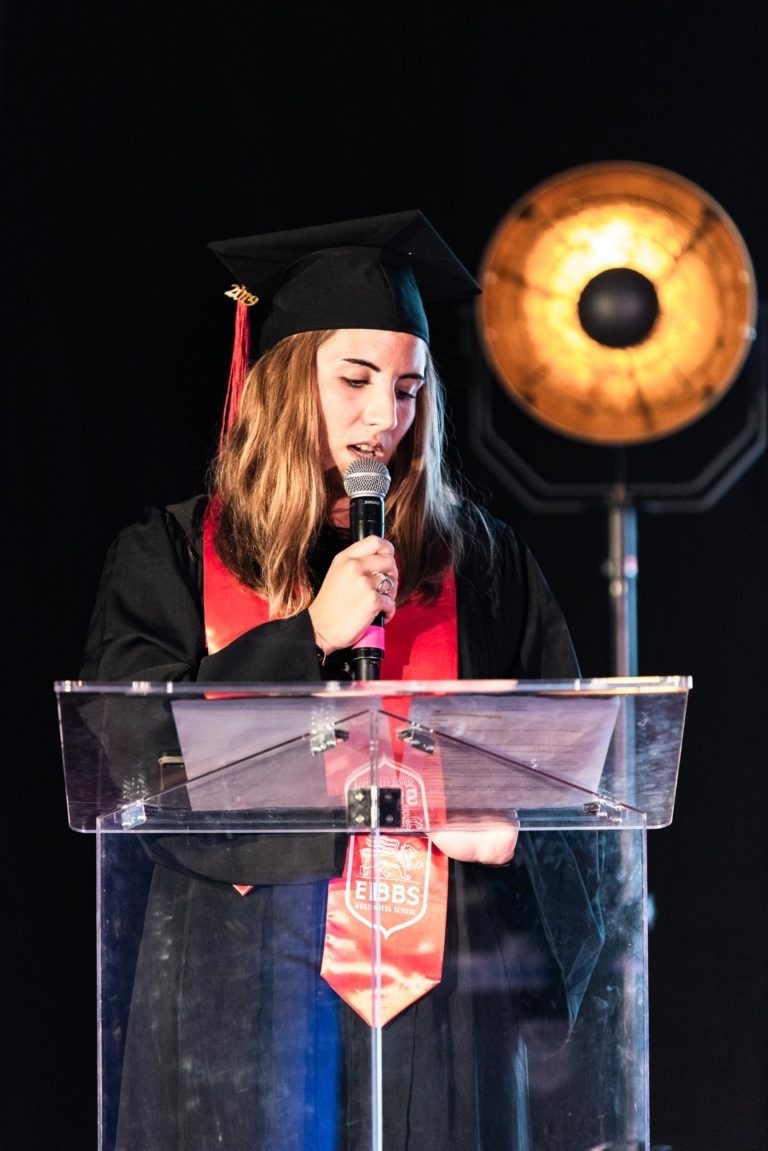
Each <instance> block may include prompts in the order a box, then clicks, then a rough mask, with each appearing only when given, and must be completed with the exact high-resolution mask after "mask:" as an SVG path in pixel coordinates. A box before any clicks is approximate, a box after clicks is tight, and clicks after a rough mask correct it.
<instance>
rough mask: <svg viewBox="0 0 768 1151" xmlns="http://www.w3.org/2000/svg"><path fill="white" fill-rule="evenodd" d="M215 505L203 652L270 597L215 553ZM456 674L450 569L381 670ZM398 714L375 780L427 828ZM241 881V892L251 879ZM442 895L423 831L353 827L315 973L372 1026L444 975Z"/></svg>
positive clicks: (339, 762) (253, 622) (394, 637)
mask: <svg viewBox="0 0 768 1151" xmlns="http://www.w3.org/2000/svg"><path fill="white" fill-rule="evenodd" d="M211 511H212V509H211V508H210V506H209V511H208V513H206V517H205V524H204V532H203V605H204V613H205V633H206V639H207V644H208V651H209V652H210V653H213V652H215V651H218V650H219V649H220V648H222V647H224V646H226V644H228V643H231V642H232V641H233V640H234V639H237V637H238V636H240V635H242V634H243V633H244V632H246V631H249V630H250V629H251V628H253V627H258V626H259V625H260V624H263V623H266V622H267V621H268V620H269V619H270V614H269V605H268V603H267V601H266V600H264V599H263V598H262V597H261V596H258V595H256V593H255V592H253V591H251V590H250V589H249V588H246V587H245V586H244V585H243V584H241V583H240V581H239V580H238V579H237V578H236V577H235V576H234V575H233V574H232V572H230V571H229V569H228V568H226V567H225V566H224V564H223V563H222V561H221V559H220V558H219V556H218V555H217V553H216V550H215V547H214V543H213V537H214V528H215V521H214V515H213V514H211ZM214 514H215V512H214ZM457 676H458V642H457V625H456V583H455V579H454V575H453V572H452V571H450V572H448V573H447V575H446V577H445V579H444V581H443V586H442V589H441V591H440V595H439V598H438V600H437V601H436V603H433V604H430V605H428V606H425V605H423V604H421V603H413V602H408V603H405V604H403V605H402V607H399V608H398V609H397V612H396V613H395V615H394V617H393V619H392V620H391V621H390V622H389V623H388V624H387V627H386V645H385V649H384V658H383V660H382V668H381V677H382V679H384V680H398V679H423V680H453V679H456V678H457ZM398 707H399V708H401V707H402V701H398ZM403 722H404V720H403V719H402V718H400V719H398V720H397V722H395V721H391V723H390V729H391V731H390V734H391V739H390V744H389V747H388V752H389V756H388V757H387V763H386V764H385V765H384V766H383V767H381V766H380V767H379V770H378V771H377V780H376V782H377V783H378V784H379V785H380V786H395V785H396V786H399V787H401V791H402V795H403V822H402V826H403V827H404V828H413V829H415V830H416V831H418V830H421V829H422V828H424V829H425V830H426V827H425V819H426V818H428V816H427V815H426V809H427V801H426V800H425V799H424V798H423V790H424V789H423V786H422V781H421V779H420V776H419V774H418V773H417V772H414V771H413V770H412V769H411V767H410V763H414V762H416V761H415V760H414V758H413V754H412V753H410V750H409V749H408V747H407V746H406V745H404V744H403V743H402V741H399V740H397V738H396V734H395V733H396V729H397V730H399V729H400V728H401V727H402V725H403ZM344 754H345V751H344V748H343V745H340V746H339V748H338V749H333V750H331V751H329V752H326V753H325V758H326V770H327V772H328V774H329V775H336V776H338V775H339V773H342V774H343V775H344V776H346V777H349V769H350V767H352V766H353V765H350V764H346V763H345V760H344ZM406 758H407V759H408V760H409V763H408V764H406V763H405V762H404V760H405V759H406ZM429 759H430V761H431V762H430V763H429V777H430V781H431V782H430V788H429V812H431V815H432V819H433V820H434V819H435V818H436V817H439V815H440V814H441V811H440V797H439V792H440V789H439V774H440V773H439V759H438V753H437V751H435V753H434V754H433V755H432V756H430V757H429ZM353 774H354V773H353ZM357 774H358V776H359V775H360V774H361V773H360V772H358V773H357ZM362 774H363V775H364V774H365V773H364V771H363V773H362ZM409 796H410V797H411V799H412V800H413V802H411V801H410V800H409V798H408V797H409ZM237 890H238V891H239V892H240V893H241V894H243V895H245V894H247V892H248V891H249V890H250V888H249V887H237ZM447 895H448V860H447V858H446V857H445V856H444V855H443V854H442V852H440V851H438V849H437V848H435V847H433V846H432V844H431V843H430V842H429V839H428V838H427V837H426V835H418V834H410V835H402V836H397V835H393V834H389V833H379V834H373V835H371V834H364V833H359V834H354V835H350V837H349V846H348V849H347V859H346V863H345V866H344V872H343V874H342V876H341V877H340V878H338V879H332V880H330V881H329V887H328V915H327V926H326V939H325V951H324V955H323V962H322V967H321V974H322V976H323V978H324V979H326V980H327V982H328V983H329V984H330V985H331V986H332V987H334V989H335V990H336V991H337V992H338V993H339V994H340V995H341V996H342V997H343V998H344V999H345V1000H346V1001H347V1002H348V1003H349V1004H350V1006H351V1007H353V1008H354V1009H355V1011H357V1012H358V1013H359V1014H360V1015H362V1017H363V1018H364V1019H365V1020H366V1021H367V1022H368V1023H369V1024H371V1025H372V1026H379V1025H381V1024H383V1023H386V1022H387V1021H388V1020H389V1019H391V1018H392V1017H393V1016H394V1015H397V1014H398V1013H399V1012H400V1011H402V1010H404V1008H405V1007H407V1006H408V1005H409V1004H410V1003H412V1002H413V1001H414V1000H415V999H418V998H420V997H421V996H422V995H424V994H425V993H426V992H427V991H429V990H430V988H431V987H434V986H435V984H437V983H439V982H440V978H441V974H442V957H443V944H444V939H445V911H446V904H447ZM372 972H375V973H376V984H377V993H376V994H372V988H373V975H372Z"/></svg>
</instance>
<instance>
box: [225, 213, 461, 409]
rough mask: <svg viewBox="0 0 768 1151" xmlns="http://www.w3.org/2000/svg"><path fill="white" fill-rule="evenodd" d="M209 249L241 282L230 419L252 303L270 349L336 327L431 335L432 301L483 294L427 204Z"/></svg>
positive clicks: (236, 288) (262, 346)
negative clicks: (431, 218)
mask: <svg viewBox="0 0 768 1151" xmlns="http://www.w3.org/2000/svg"><path fill="white" fill-rule="evenodd" d="M208 247H209V248H210V249H211V251H213V252H214V253H215V254H216V255H217V256H218V257H219V259H220V260H221V261H222V262H223V263H224V264H225V265H226V266H227V268H229V270H230V272H232V274H233V275H234V276H235V277H236V279H237V283H236V284H234V285H233V286H232V288H230V290H229V292H228V293H227V294H228V295H231V296H233V297H234V299H235V300H236V301H237V304H238V307H237V316H236V336H235V353H234V355H233V362H232V371H231V373H230V388H229V394H228V399H227V414H228V418H226V422H227V424H230V423H231V421H232V419H233V418H234V414H235V412H236V410H237V406H238V404H239V391H240V388H241V386H242V379H243V377H244V375H245V370H246V368H247V360H248V342H249V339H248V336H249V324H248V319H247V312H248V310H249V309H250V308H251V307H253V306H258V308H259V311H260V312H261V317H260V318H261V319H262V322H261V329H260V338H259V351H260V353H261V352H265V351H267V350H268V349H269V348H271V347H273V345H274V344H276V343H278V342H279V341H280V340H282V339H284V338H285V337H286V336H290V335H294V334H296V333H297V332H314V331H322V330H326V329H330V328H374V329H379V330H384V331H394V332H409V333H410V334H411V335H414V336H419V337H421V339H423V340H425V341H426V342H428V341H429V326H428V323H427V317H426V314H425V311H424V303H425V302H427V303H429V302H438V301H448V300H459V299H463V298H466V297H467V296H473V295H476V294H478V293H479V292H480V285H479V284H478V283H477V281H476V280H475V279H474V278H473V277H472V276H471V275H470V274H469V272H468V271H467V269H466V268H465V267H464V265H463V264H462V263H461V262H460V261H459V260H458V259H457V258H456V256H455V255H454V254H453V252H452V251H451V250H450V248H449V247H448V245H447V244H446V243H445V241H444V240H443V239H442V238H441V237H440V236H439V235H438V233H437V232H436V231H435V229H434V228H433V227H432V225H431V224H430V223H429V221H428V220H427V219H426V217H425V216H424V215H423V214H422V213H421V212H420V211H418V210H411V211H405V212H394V213H389V214H387V215H383V216H367V217H364V218H362V219H356V220H342V221H340V222H338V223H335V224H320V225H317V226H314V227H308V228H294V229H291V230H290V231H284V232H270V233H265V234H263V235H259V236H243V237H239V238H236V239H231V240H216V241H213V242H212V243H210V244H209V245H208ZM257 314H258V313H257Z"/></svg>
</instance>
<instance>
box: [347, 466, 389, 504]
mask: <svg viewBox="0 0 768 1151" xmlns="http://www.w3.org/2000/svg"><path fill="white" fill-rule="evenodd" d="M391 482H392V478H391V476H390V474H389V472H388V471H387V465H386V464H383V463H382V462H381V460H377V459H375V458H374V457H373V456H371V458H370V459H361V460H353V461H352V463H351V464H350V465H349V467H348V468H347V470H346V471H345V472H344V491H345V492H346V493H347V495H348V496H349V498H350V499H355V498H356V497H357V496H381V498H382V499H383V498H384V496H385V495H386V494H387V492H388V491H389V485H390V483H391Z"/></svg>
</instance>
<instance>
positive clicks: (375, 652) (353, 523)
mask: <svg viewBox="0 0 768 1151" xmlns="http://www.w3.org/2000/svg"><path fill="white" fill-rule="evenodd" d="M391 482H392V481H391V478H390V475H389V472H388V471H387V467H386V464H383V463H382V462H381V460H377V459H373V458H371V459H360V460H353V461H352V463H351V464H350V465H349V467H348V468H347V470H346V471H345V473H344V491H345V492H346V493H347V495H348V496H349V525H350V527H351V529H352V539H353V540H355V541H357V540H362V539H365V537H366V536H370V535H374V536H381V537H382V539H383V537H384V497H385V496H386V494H387V492H388V491H389V485H390V483H391ZM383 655H384V616H383V614H382V613H381V612H379V614H378V615H377V616H376V617H375V618H374V619H373V620H372V621H371V623H370V625H369V626H368V627H367V628H366V629H365V631H364V632H363V634H362V635H361V636H360V638H359V639H358V640H357V641H356V643H354V644H353V646H352V656H351V662H352V677H353V679H379V678H380V674H381V660H382V657H383Z"/></svg>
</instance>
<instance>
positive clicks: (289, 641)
mask: <svg viewBox="0 0 768 1151" xmlns="http://www.w3.org/2000/svg"><path fill="white" fill-rule="evenodd" d="M204 509H205V500H204V499H198V500H196V501H190V502H188V503H186V504H182V505H176V506H175V507H174V508H162V509H161V508H148V509H147V510H146V512H145V514H144V517H143V519H142V520H141V521H139V522H137V523H136V524H132V525H130V526H128V527H126V528H124V529H123V531H121V532H120V534H119V535H118V536H117V538H116V539H115V541H114V542H113V543H112V545H111V547H110V549H109V551H108V554H107V557H106V560H105V564H104V568H103V572H102V576H101V581H100V584H99V589H98V592H97V597H96V603H95V606H94V610H93V613H92V618H91V622H90V627H89V631H88V635H87V640H86V649H85V656H84V660H83V665H82V669H81V672H80V675H81V678H82V679H84V680H86V681H89V682H105V681H122V682H125V681H146V682H166V681H175V682H181V681H199V682H201V683H238V682H239V683H248V682H250V683H255V682H289V681H291V682H292V681H304V680H307V681H314V680H318V681H319V680H320V678H321V677H320V670H319V665H318V660H317V651H316V648H315V643H314V633H313V630H312V625H311V621H310V619H309V615H308V613H307V612H301V613H300V614H299V615H297V616H294V617H291V618H290V619H286V620H274V621H271V622H269V623H265V624H262V625H261V626H259V627H257V628H252V629H251V630H250V631H248V632H246V633H245V634H244V635H242V636H241V637H240V638H239V639H237V640H235V641H234V642H233V643H231V644H229V645H228V646H227V647H225V648H222V650H221V651H219V652H216V653H215V654H213V655H207V654H206V647H205V629H204V620H203V609H202V563H201V554H200V538H201V536H200V528H201V524H202V515H203V512H204ZM123 704H124V701H122V700H121V699H120V697H114V698H113V699H111V700H110V701H109V708H110V717H109V722H108V723H103V722H102V724H101V728H102V730H101V732H100V733H99V737H100V739H101V740H102V741H103V740H104V739H105V738H108V739H109V740H110V747H109V749H108V750H109V753H110V754H109V755H108V756H107V759H108V760H109V761H111V762H120V763H130V764H134V765H140V774H141V779H142V781H143V784H144V786H145V788H146V790H148V791H149V793H150V794H151V793H152V790H153V785H154V780H155V779H156V778H157V771H158V765H157V759H158V754H159V752H161V751H167V750H169V749H171V750H172V749H174V747H175V744H176V735H175V726H174V724H173V721H172V718H171V715H170V708H169V705H166V708H165V710H164V711H163V712H162V713H161V714H160V717H159V719H158V720H157V721H156V722H155V723H154V725H153V724H149V725H147V724H143V725H141V726H137V725H136V724H135V722H134V716H133V712H132V710H130V709H127V714H126V718H125V721H124V722H123V721H121V707H122V706H123ZM133 778H134V779H135V776H134V777H133ZM114 782H115V783H116V784H117V785H118V786H122V785H123V784H124V781H121V780H115V781H114ZM299 838H300V840H301V842H300V843H298V844H297V842H296V840H297V837H295V836H290V835H285V836H284V835H281V834H279V833H270V834H269V835H253V836H251V835H247V836H246V835H230V834H221V835H220V834H217V833H207V834H206V835H205V836H203V837H202V839H201V837H199V836H186V835H183V834H172V835H157V836H148V835H144V836H142V842H143V845H144V847H145V850H147V851H148V852H149V853H150V855H151V856H152V858H153V859H154V860H155V862H157V863H161V864H163V865H164V866H166V867H172V868H174V869H176V870H179V871H181V872H183V873H185V874H191V875H196V876H202V877H204V878H208V879H212V880H215V881H218V882H223V883H230V884H232V883H237V884H253V883H300V882H306V881H308V880H312V879H317V878H326V877H329V876H331V875H336V874H338V872H339V870H340V867H341V866H342V864H343V854H342V853H341V848H340V846H339V843H338V842H337V840H338V839H339V837H337V836H335V835H330V834H326V835H323V834H318V835H312V834H307V835H303V836H301V837H299ZM203 840H204V849H201V844H202V842H203Z"/></svg>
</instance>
